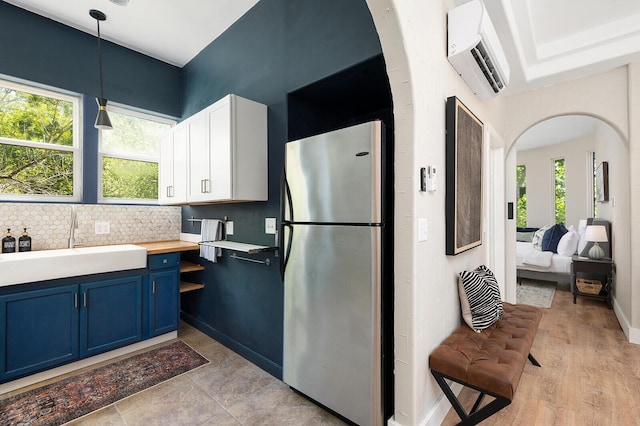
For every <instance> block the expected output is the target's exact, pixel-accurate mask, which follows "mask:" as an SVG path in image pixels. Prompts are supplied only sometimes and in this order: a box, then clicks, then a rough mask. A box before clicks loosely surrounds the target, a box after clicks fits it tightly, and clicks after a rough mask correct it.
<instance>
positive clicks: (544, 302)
mask: <svg viewBox="0 0 640 426" xmlns="http://www.w3.org/2000/svg"><path fill="white" fill-rule="evenodd" d="M521 282H522V284H516V302H517V303H521V304H523V305H533V306H539V307H541V308H550V307H551V302H553V295H554V294H555V292H556V284H555V283H551V282H543V281H528V280H522V281H521Z"/></svg>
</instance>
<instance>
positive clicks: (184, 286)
mask: <svg viewBox="0 0 640 426" xmlns="http://www.w3.org/2000/svg"><path fill="white" fill-rule="evenodd" d="M201 288H204V284H198V283H190V282H187V281H180V293H186V292H187V291H194V290H200V289H201Z"/></svg>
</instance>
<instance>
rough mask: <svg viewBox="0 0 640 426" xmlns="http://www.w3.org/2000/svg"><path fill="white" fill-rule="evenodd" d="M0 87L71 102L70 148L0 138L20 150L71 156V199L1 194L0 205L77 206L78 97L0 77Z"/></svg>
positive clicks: (79, 155)
mask: <svg viewBox="0 0 640 426" xmlns="http://www.w3.org/2000/svg"><path fill="white" fill-rule="evenodd" d="M0 85H1V86H3V87H6V88H8V89H11V90H16V91H19V92H27V93H30V94H34V95H38V96H44V97H48V98H54V99H60V100H63V101H67V102H71V103H72V105H73V115H72V116H73V125H72V126H73V127H72V134H73V137H72V140H73V144H72V145H71V146H65V145H55V144H50V143H45V142H34V141H25V140H21V139H11V138H5V137H3V136H0V144H2V145H12V146H24V147H28V148H37V149H47V150H52V151H65V152H71V153H72V155H73V194H72V195H43V194H5V193H0V200H1V201H21V202H81V201H82V170H83V164H82V142H83V141H82V138H81V135H82V132H83V125H82V111H81V109H82V95H80V94H78V93H74V92H70V91H66V90H62V89H58V88H54V87H51V86H46V85H43V84H37V83H33V82H28V81H25V80H19V79H11V78H8V77H6V76H4V75H0Z"/></svg>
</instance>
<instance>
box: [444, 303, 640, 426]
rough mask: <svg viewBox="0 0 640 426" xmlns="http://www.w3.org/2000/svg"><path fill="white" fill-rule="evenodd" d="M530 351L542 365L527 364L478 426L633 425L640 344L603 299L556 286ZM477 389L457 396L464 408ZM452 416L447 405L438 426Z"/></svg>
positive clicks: (639, 420)
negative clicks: (503, 403) (504, 399)
mask: <svg viewBox="0 0 640 426" xmlns="http://www.w3.org/2000/svg"><path fill="white" fill-rule="evenodd" d="M531 353H532V354H533V355H534V356H535V357H536V359H537V360H538V361H539V362H540V364H542V368H538V367H535V366H533V365H531V364H530V363H528V362H527V364H526V365H525V368H524V373H523V374H522V377H521V379H520V383H519V384H518V389H517V390H516V394H515V397H514V400H513V402H512V403H511V405H509V406H507V407H506V408H504V409H503V410H502V411H500V412H498V413H497V414H494V415H493V416H491V417H490V418H488V419H487V420H485V421H484V422H482V423H481V424H483V425H509V426H511V425H625V426H626V425H640V345H634V344H631V343H629V342H628V341H627V339H626V337H625V335H624V333H623V332H622V329H621V328H620V325H619V323H618V320H617V319H616V316H615V314H614V313H613V311H612V310H610V309H607V308H606V306H605V304H604V303H603V302H601V301H598V300H593V299H587V298H580V297H579V298H578V300H577V304H575V305H574V304H573V297H572V296H571V294H570V293H569V292H567V291H556V293H555V296H554V299H553V304H552V306H551V308H549V309H544V316H543V318H542V322H541V323H540V327H539V329H538V334H537V336H536V340H535V342H534V344H533V348H532V349H531ZM476 395H477V393H476V392H475V391H471V390H469V389H466V388H465V389H464V390H463V391H462V392H461V393H460V396H459V398H460V400H461V401H462V402H463V404H464V406H465V407H467V409H468V408H469V407H470V406H471V405H473V402H474V401H475V398H476ZM485 400H486V401H485V403H488V402H490V401H491V398H490V397H486V398H485ZM459 421H460V419H459V418H458V416H457V414H456V413H455V411H454V410H453V409H451V410H450V411H449V413H448V414H447V416H446V418H445V419H444V421H443V422H442V425H454V424H457V423H458V422H459Z"/></svg>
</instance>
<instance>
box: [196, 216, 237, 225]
mask: <svg viewBox="0 0 640 426" xmlns="http://www.w3.org/2000/svg"><path fill="white" fill-rule="evenodd" d="M218 220H219V221H220V222H222V223H227V221H228V220H229V217H228V216H225V217H224V218H223V219H218ZM187 221H188V222H191V226H193V224H194V223H195V222H202V219H196V218H195V217H193V216H191V217H190V218H187Z"/></svg>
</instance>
